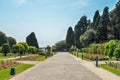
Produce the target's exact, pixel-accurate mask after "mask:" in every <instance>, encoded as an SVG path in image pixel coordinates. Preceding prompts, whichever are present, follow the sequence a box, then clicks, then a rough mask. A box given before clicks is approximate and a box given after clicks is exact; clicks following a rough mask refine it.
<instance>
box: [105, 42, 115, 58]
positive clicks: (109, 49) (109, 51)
mask: <svg viewBox="0 0 120 80" xmlns="http://www.w3.org/2000/svg"><path fill="white" fill-rule="evenodd" d="M116 45H117V41H116V40H110V41H109V42H108V43H107V44H106V46H105V52H104V54H105V55H107V56H109V57H110V58H112V57H113V56H114V54H113V52H114V51H115V48H116Z"/></svg>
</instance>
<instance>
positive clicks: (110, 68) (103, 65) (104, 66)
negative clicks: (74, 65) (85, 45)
mask: <svg viewBox="0 0 120 80" xmlns="http://www.w3.org/2000/svg"><path fill="white" fill-rule="evenodd" d="M99 66H100V67H102V68H103V69H105V70H108V71H110V72H112V73H114V74H116V75H118V76H120V70H117V69H115V68H113V67H110V66H107V65H105V64H100V65H99Z"/></svg>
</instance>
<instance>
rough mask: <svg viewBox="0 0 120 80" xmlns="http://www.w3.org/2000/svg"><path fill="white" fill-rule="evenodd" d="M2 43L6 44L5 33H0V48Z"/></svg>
mask: <svg viewBox="0 0 120 80" xmlns="http://www.w3.org/2000/svg"><path fill="white" fill-rule="evenodd" d="M4 43H7V36H6V35H5V33H3V32H1V31H0V46H2V45H3V44H4Z"/></svg>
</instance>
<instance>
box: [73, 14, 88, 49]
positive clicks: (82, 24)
mask: <svg viewBox="0 0 120 80" xmlns="http://www.w3.org/2000/svg"><path fill="white" fill-rule="evenodd" d="M87 27H88V23H87V17H86V16H82V17H81V18H80V21H79V22H78V23H77V25H76V26H75V29H74V30H75V31H74V40H75V46H76V47H77V48H80V47H81V45H80V41H79V38H80V36H81V35H82V34H84V32H85V31H86V29H87Z"/></svg>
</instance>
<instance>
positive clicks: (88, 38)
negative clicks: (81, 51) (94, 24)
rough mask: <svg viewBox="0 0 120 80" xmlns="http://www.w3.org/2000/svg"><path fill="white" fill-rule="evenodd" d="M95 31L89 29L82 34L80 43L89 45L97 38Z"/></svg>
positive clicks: (85, 45)
mask: <svg viewBox="0 0 120 80" xmlns="http://www.w3.org/2000/svg"><path fill="white" fill-rule="evenodd" d="M94 37H95V31H94V30H93V29H89V30H87V31H86V32H85V33H84V34H83V35H81V36H80V43H81V45H82V47H87V46H88V45H89V44H91V43H93V42H94V40H95V38H94Z"/></svg>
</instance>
